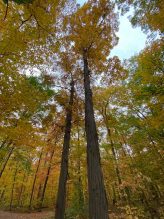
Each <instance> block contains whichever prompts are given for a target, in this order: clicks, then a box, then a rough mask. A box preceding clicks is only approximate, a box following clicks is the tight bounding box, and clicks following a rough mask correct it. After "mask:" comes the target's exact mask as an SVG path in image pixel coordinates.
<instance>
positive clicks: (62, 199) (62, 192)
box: [55, 81, 74, 219]
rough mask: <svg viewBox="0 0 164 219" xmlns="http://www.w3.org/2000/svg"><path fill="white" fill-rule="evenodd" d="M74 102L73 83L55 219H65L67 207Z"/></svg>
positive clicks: (72, 84)
mask: <svg viewBox="0 0 164 219" xmlns="http://www.w3.org/2000/svg"><path fill="white" fill-rule="evenodd" d="M73 100H74V82H73V81H72V82H71V90H70V100H69V104H68V107H67V115H66V121H65V134H64V143H63V152H62V160H61V170H60V177H59V186H58V194H57V201H56V213H55V219H64V214H65V205H66V183H67V177H68V156H69V148H70V138H71V127H72V106H73Z"/></svg>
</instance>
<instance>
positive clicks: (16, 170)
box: [10, 164, 18, 211]
mask: <svg viewBox="0 0 164 219" xmlns="http://www.w3.org/2000/svg"><path fill="white" fill-rule="evenodd" d="M17 172H18V164H17V165H16V169H15V172H14V179H13V185H12V189H11V198H10V211H11V209H12V204H13V195H14V187H15V180H16V175H17Z"/></svg>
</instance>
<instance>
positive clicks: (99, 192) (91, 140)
mask: <svg viewBox="0 0 164 219" xmlns="http://www.w3.org/2000/svg"><path fill="white" fill-rule="evenodd" d="M83 61H84V89H85V130H86V138H87V168H88V190H89V218H90V219H108V218H109V216H108V201H107V197H106V191H105V186H104V179H103V174H102V169H101V164H100V151H99V143H98V134H97V130H96V123H95V118H94V110H93V101H92V91H91V88H90V70H89V67H88V60H87V57H86V54H84V57H83Z"/></svg>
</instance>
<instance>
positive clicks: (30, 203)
mask: <svg viewBox="0 0 164 219" xmlns="http://www.w3.org/2000/svg"><path fill="white" fill-rule="evenodd" d="M42 154H43V148H42V151H41V153H40V156H39V161H38V165H37V168H36V172H35V176H34V181H33V185H32V190H31V195H30V202H29V209H31V205H32V199H33V195H34V188H35V183H36V178H37V174H38V170H39V166H40V162H41V158H42Z"/></svg>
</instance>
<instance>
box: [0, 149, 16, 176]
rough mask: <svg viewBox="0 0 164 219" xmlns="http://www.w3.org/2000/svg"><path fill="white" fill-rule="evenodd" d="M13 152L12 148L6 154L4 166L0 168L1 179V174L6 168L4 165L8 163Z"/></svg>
mask: <svg viewBox="0 0 164 219" xmlns="http://www.w3.org/2000/svg"><path fill="white" fill-rule="evenodd" d="M13 150H14V146H13V147H12V148H11V149H10V152H9V154H8V156H7V158H6V160H5V162H4V164H3V166H2V169H1V171H0V178H1V176H2V174H3V172H4V170H5V168H6V165H7V163H8V161H9V159H10V157H11V155H12V153H13Z"/></svg>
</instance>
